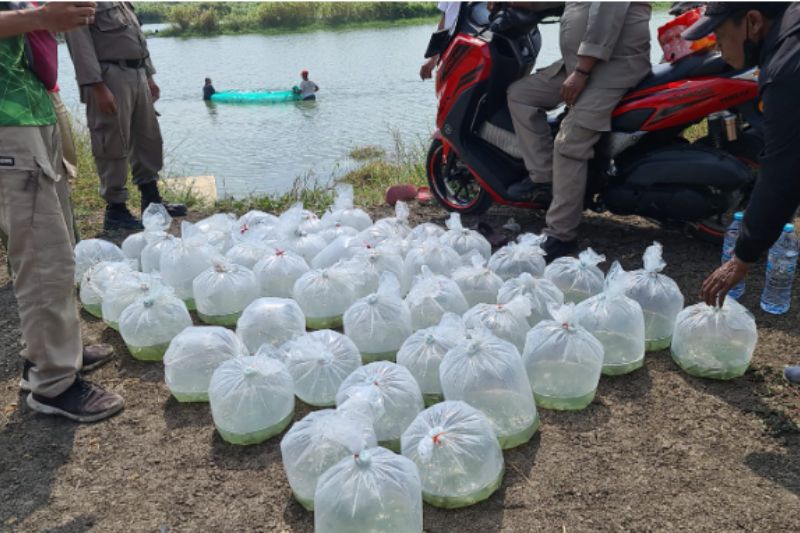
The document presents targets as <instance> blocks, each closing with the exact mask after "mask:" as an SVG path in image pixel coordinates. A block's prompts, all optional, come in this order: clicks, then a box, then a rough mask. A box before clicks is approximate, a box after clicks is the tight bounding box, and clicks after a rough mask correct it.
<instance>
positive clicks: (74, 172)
mask: <svg viewBox="0 0 800 533" xmlns="http://www.w3.org/2000/svg"><path fill="white" fill-rule="evenodd" d="M50 101H51V102H53V108H54V109H55V110H56V118H57V119H58V132H59V134H60V135H61V153H62V166H61V168H60V171H61V173H62V175H63V176H64V177H63V179H60V180H58V182H57V183H56V190H57V192H58V199H59V201H60V202H61V206H62V208H63V210H64V222H65V223H66V224H67V231H68V232H69V237H70V241H71V243H72V246H75V242H76V241H77V240H78V234H77V232H76V229H75V215H74V213H73V211H72V200H71V198H70V192H71V187H70V183H69V180H70V179H75V178H76V177H77V176H78V153H77V151H76V150H75V139H74V138H73V136H72V124H70V120H69V112H68V111H67V108H66V107H65V106H64V102H63V101H62V100H61V95H60V94H58V93H57V92H54V93H50Z"/></svg>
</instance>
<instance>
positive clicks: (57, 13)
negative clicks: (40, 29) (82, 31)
mask: <svg viewBox="0 0 800 533" xmlns="http://www.w3.org/2000/svg"><path fill="white" fill-rule="evenodd" d="M94 8H95V3H94V2H47V3H46V4H44V5H43V6H42V7H40V8H38V9H40V10H41V14H42V19H41V21H42V25H43V26H44V29H46V30H49V31H51V32H53V33H56V32H62V31H69V30H72V29H75V28H79V27H81V26H89V25H90V24H93V23H94V11H95V10H94Z"/></svg>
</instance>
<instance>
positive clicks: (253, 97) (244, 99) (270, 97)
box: [211, 89, 301, 104]
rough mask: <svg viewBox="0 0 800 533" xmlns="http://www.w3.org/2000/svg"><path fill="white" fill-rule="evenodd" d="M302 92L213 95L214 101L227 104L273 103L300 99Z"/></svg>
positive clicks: (229, 92)
mask: <svg viewBox="0 0 800 533" xmlns="http://www.w3.org/2000/svg"><path fill="white" fill-rule="evenodd" d="M300 99H301V98H300V93H299V91H298V92H295V90H293V89H290V90H288V91H224V92H219V93H214V94H212V95H211V101H212V102H218V103H227V104H251V103H252V104H258V103H264V104H271V103H278V102H293V101H295V100H300Z"/></svg>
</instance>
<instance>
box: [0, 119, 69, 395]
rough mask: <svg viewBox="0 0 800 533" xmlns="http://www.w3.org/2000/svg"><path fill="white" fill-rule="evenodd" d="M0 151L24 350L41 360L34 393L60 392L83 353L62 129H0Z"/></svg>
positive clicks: (1, 198) (0, 188) (0, 197)
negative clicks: (63, 190) (63, 191)
mask: <svg viewBox="0 0 800 533" xmlns="http://www.w3.org/2000/svg"><path fill="white" fill-rule="evenodd" d="M0 155H2V156H3V164H2V165H0V229H2V231H3V232H4V233H5V234H6V235H7V236H8V244H7V251H8V256H9V261H10V263H11V268H12V270H13V271H14V274H15V275H14V293H15V295H16V298H17V306H18V308H19V317H20V323H21V329H22V337H23V341H24V342H25V345H26V348H25V351H24V356H25V357H26V358H27V359H28V360H29V361H31V362H32V363H33V364H34V365H35V367H34V368H32V369H31V371H30V375H29V380H30V383H31V388H32V390H33V391H34V392H35V393H36V394H41V395H42V396H46V397H54V396H58V395H59V394H61V393H62V392H63V391H64V390H66V389H67V388H68V387H69V386H70V385H71V384H72V382H73V381H74V380H75V376H76V374H77V372H78V370H79V368H80V365H81V355H82V345H81V333H80V323H79V319H78V307H77V301H76V298H75V287H74V281H73V278H74V275H75V261H74V257H73V250H72V242H71V236H70V233H69V231H68V229H67V224H66V218H65V215H64V213H65V209H67V208H68V207H65V205H66V204H64V203H62V202H63V200H62V197H61V196H60V195H59V183H58V182H59V181H64V180H66V176H62V175H61V174H60V172H61V169H62V165H63V163H62V155H61V141H60V135H59V132H58V128H57V126H55V125H53V126H42V127H2V128H0ZM66 203H67V204H68V200H67V202H66Z"/></svg>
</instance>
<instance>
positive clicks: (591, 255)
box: [544, 248, 606, 304]
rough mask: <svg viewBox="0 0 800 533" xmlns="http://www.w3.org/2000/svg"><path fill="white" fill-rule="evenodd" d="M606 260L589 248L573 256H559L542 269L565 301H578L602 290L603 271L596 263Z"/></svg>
mask: <svg viewBox="0 0 800 533" xmlns="http://www.w3.org/2000/svg"><path fill="white" fill-rule="evenodd" d="M605 260H606V256H604V255H600V254H598V253H597V252H595V251H594V250H592V249H591V248H587V249H586V250H584V251H582V252H581V253H580V254H578V259H575V258H574V257H559V258H558V259H556V260H555V261H553V262H552V263H550V264H549V265H547V268H546V269H545V270H544V277H545V278H547V279H549V280H550V281H552V282H553V283H554V284H555V286H556V287H558V288H559V289H560V290H561V292H563V293H564V301H565V302H567V303H570V302H571V303H576V304H577V303H580V302H582V301H583V300H585V299H587V298H589V297H591V296H594V295H596V294H600V293H601V292H602V291H603V279H604V276H603V271H602V270H600V269H599V268H598V267H597V265H598V264H599V263H602V262H603V261H605Z"/></svg>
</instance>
